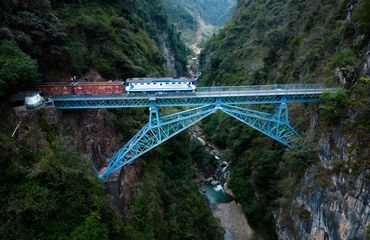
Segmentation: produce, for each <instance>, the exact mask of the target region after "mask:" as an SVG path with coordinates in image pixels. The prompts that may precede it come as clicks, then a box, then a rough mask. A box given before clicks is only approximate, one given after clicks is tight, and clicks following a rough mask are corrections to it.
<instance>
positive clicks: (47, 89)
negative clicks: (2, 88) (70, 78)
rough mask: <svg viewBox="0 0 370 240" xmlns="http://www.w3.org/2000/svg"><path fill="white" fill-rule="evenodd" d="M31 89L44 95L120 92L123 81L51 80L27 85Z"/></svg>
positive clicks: (121, 91)
mask: <svg viewBox="0 0 370 240" xmlns="http://www.w3.org/2000/svg"><path fill="white" fill-rule="evenodd" d="M27 90H29V91H38V92H41V94H42V95H44V96H48V95H61V94H120V93H123V91H124V88H123V82H119V81H117V82H49V83H33V84H30V85H28V86H27Z"/></svg>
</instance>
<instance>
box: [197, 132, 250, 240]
mask: <svg viewBox="0 0 370 240" xmlns="http://www.w3.org/2000/svg"><path fill="white" fill-rule="evenodd" d="M191 133H192V137H193V138H194V139H196V140H197V141H199V142H200V143H201V144H202V145H203V146H204V147H205V148H206V149H207V151H209V152H210V153H211V154H212V155H213V156H214V157H215V159H216V160H217V161H218V162H219V167H218V169H217V170H216V172H215V174H214V175H213V176H207V179H206V180H205V181H203V183H202V186H201V192H202V194H203V195H204V196H205V197H206V198H207V199H208V202H209V206H210V208H211V210H212V213H213V216H215V217H217V218H219V219H220V226H221V227H222V228H223V229H224V230H225V235H224V240H249V239H251V237H252V235H253V230H252V229H251V227H250V226H249V224H248V221H247V219H246V217H245V215H244V212H243V209H242V206H241V205H240V204H238V203H237V202H236V201H235V200H234V198H233V196H232V195H229V194H228V193H230V194H232V191H231V190H229V189H228V188H227V179H228V174H229V169H228V164H229V163H228V161H226V160H225V159H223V158H222V151H220V150H219V149H217V147H216V146H214V145H212V144H210V143H208V142H206V140H205V137H204V135H203V132H202V129H201V128H199V127H198V126H195V127H193V128H192V131H191ZM225 190H226V191H225ZM226 192H228V193H226Z"/></svg>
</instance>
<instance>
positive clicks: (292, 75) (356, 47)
mask: <svg viewBox="0 0 370 240" xmlns="http://www.w3.org/2000/svg"><path fill="white" fill-rule="evenodd" d="M368 2H369V1H366V0H364V1H358V3H357V4H356V5H355V8H354V13H353V21H352V22H349V21H347V20H346V18H347V13H348V11H347V8H348V6H349V5H350V1H348V0H340V1H297V0H288V1H239V2H238V5H237V8H236V12H235V14H234V16H233V18H232V21H231V23H229V24H228V25H227V26H226V27H225V28H223V29H222V30H220V32H219V33H217V34H216V35H215V36H214V37H213V38H211V39H210V40H209V42H208V43H207V44H206V47H205V49H204V51H203V52H202V54H201V59H200V62H201V72H202V78H201V80H200V84H201V85H206V86H210V85H247V84H252V85H253V84H273V83H323V84H329V85H331V86H333V85H337V84H339V79H338V78H339V77H338V76H336V75H335V72H336V71H341V74H342V77H343V78H342V79H341V80H342V81H343V82H344V81H345V84H343V85H345V86H344V87H346V88H349V89H339V90H338V91H337V92H336V93H331V94H324V95H323V96H322V99H321V100H322V104H320V107H319V121H318V127H317V129H316V130H315V131H314V132H310V133H308V134H307V135H304V138H303V140H302V141H303V142H302V143H299V146H301V147H297V148H293V149H289V150H285V149H284V148H283V146H281V145H280V144H278V143H275V142H273V140H271V139H269V138H268V137H266V136H263V135H262V134H260V133H258V132H257V131H255V130H252V129H250V128H248V126H245V125H243V124H241V123H238V122H237V121H236V120H233V119H230V118H228V117H226V116H224V115H222V114H220V115H213V116H211V117H210V118H209V119H207V120H206V123H205V128H204V129H205V133H206V134H207V137H208V139H209V140H210V141H212V142H213V143H215V144H217V145H218V146H219V147H221V148H223V149H225V157H226V158H227V159H229V160H231V161H232V163H231V171H232V173H231V182H230V186H231V187H232V189H233V191H234V193H235V194H236V196H237V199H238V200H239V201H240V202H241V203H242V205H243V207H244V211H245V213H246V215H247V218H248V220H249V223H250V224H251V226H252V227H253V228H254V229H255V230H256V231H257V233H258V234H259V235H261V236H262V237H264V238H265V239H275V238H276V236H275V234H274V226H273V224H272V211H273V209H274V208H276V207H278V206H279V205H278V204H280V206H282V207H283V209H284V207H285V208H288V207H289V202H290V199H291V197H292V196H293V195H294V191H295V190H296V189H297V186H299V184H300V182H301V179H302V177H303V175H304V173H305V171H306V169H307V167H308V166H309V165H310V164H314V163H316V162H317V161H318V160H317V155H318V152H319V150H320V149H318V147H317V145H316V144H313V143H314V142H317V141H318V138H319V137H320V136H321V135H322V134H323V133H328V132H330V129H333V128H337V129H340V130H339V131H344V132H345V133H346V134H348V137H349V138H351V139H352V140H353V141H354V142H356V144H354V146H353V147H352V149H353V150H352V153H353V154H354V155H356V156H357V157H356V160H354V161H351V163H350V167H351V166H353V169H356V173H355V174H358V173H359V171H361V169H364V167H365V166H368V163H366V160H364V159H366V156H365V155H366V152H365V151H364V149H366V148H367V147H368V146H367V145H368V142H369V141H368V136H365V135H364V134H363V133H364V132H368V127H369V126H370V123H369V122H368V120H367V119H366V118H365V117H364V116H365V115H366V114H369V113H368V110H367V109H366V107H365V105H366V102H367V103H368V94H366V91H369V90H368V89H369V85H370V84H369V82H366V79H365V78H364V79H363V80H361V81H359V79H358V76H359V72H360V71H361V70H362V66H361V64H362V61H361V59H362V57H361V54H363V52H365V51H366V47H367V44H368V41H369V39H370V35H369V32H368V31H367V30H368V29H369V27H368V26H367V24H368V23H369V22H370V21H369V20H368V15H369V14H368V12H369V11H368ZM336 69H337V70H336ZM258 109H259V110H262V111H266V112H269V111H270V110H269V108H268V107H259V108H258ZM314 111H317V106H315V105H310V106H305V105H295V106H293V105H292V107H290V112H289V113H290V120H291V122H292V124H297V125H298V126H296V127H297V129H299V130H300V131H302V132H303V134H304V131H305V130H308V129H309V128H310V127H312V125H310V124H312V122H311V123H310V118H311V116H313V115H314ZM354 116H355V117H354ZM350 129H352V130H350ZM353 129H356V131H355V132H354V131H353ZM359 139H361V140H359ZM302 146H304V147H302ZM357 154H359V155H357ZM333 163H335V162H333ZM353 169H352V171H353ZM333 171H345V172H347V173H348V172H349V170H348V168H347V169H343V164H342V162H341V161H339V160H338V161H337V164H336V167H335V168H334V170H333ZM319 175H320V174H319ZM318 179H319V180H320V179H321V180H322V182H323V185H325V183H326V182H325V181H326V180H325V174H321V177H320V176H319V177H318ZM303 216H304V217H308V214H306V213H304V212H303Z"/></svg>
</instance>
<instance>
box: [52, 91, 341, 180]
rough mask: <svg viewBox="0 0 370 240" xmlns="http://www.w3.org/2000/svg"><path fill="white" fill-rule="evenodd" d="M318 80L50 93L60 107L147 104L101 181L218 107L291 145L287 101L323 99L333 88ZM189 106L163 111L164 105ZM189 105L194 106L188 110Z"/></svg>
mask: <svg viewBox="0 0 370 240" xmlns="http://www.w3.org/2000/svg"><path fill="white" fill-rule="evenodd" d="M334 90H335V89H334V88H325V87H324V86H321V85H316V84H289V85H256V86H234V87H198V88H197V90H196V92H195V93H191V92H187V93H166V94H163V93H162V94H161V93H150V94H144V93H140V94H112V95H52V96H50V98H51V99H52V101H53V103H54V106H55V108H56V109H60V110H63V109H94V108H129V107H136V108H138V107H145V108H149V109H150V111H149V121H148V123H147V124H146V125H145V126H144V127H143V128H142V129H141V130H140V131H139V132H138V133H137V134H136V135H135V136H134V137H132V138H131V140H129V141H128V142H127V143H126V144H124V145H123V147H122V148H121V149H120V150H119V151H118V152H116V153H115V154H114V156H113V157H112V158H111V159H110V160H109V162H108V165H107V167H105V168H103V169H102V170H101V171H100V172H99V178H100V180H101V181H107V179H108V176H109V175H110V174H112V173H114V172H116V171H117V170H119V169H121V168H122V167H124V166H125V165H127V164H130V163H132V162H133V161H134V160H135V159H137V158H138V157H140V156H141V155H143V154H145V153H146V152H148V151H150V150H151V149H153V148H154V147H156V146H158V145H160V144H161V143H163V142H164V141H166V140H168V139H170V138H171V137H173V136H175V135H176V134H178V133H180V132H182V131H184V130H185V129H187V128H189V127H190V126H192V125H194V124H196V123H197V122H199V121H201V120H202V119H204V118H206V117H207V116H209V115H211V114H213V113H214V112H216V111H218V110H219V111H222V112H224V113H226V114H228V115H230V116H232V117H234V118H236V119H238V120H240V121H241V122H243V123H245V124H247V125H249V126H250V127H252V128H254V129H256V130H258V131H260V132H262V133H264V134H266V135H267V136H269V137H271V138H273V139H275V140H276V141H279V142H280V143H282V144H284V145H286V146H291V145H293V144H294V141H295V139H296V138H297V137H299V133H298V132H297V131H296V130H295V129H294V128H293V127H292V126H291V125H290V123H289V119H288V113H289V112H288V105H287V104H289V103H310V102H319V101H320V95H321V94H323V93H324V92H332V91H334ZM261 104H263V105H272V106H273V107H272V111H271V112H263V111H258V110H253V109H251V108H249V107H248V106H251V105H261ZM179 106H183V107H187V108H188V109H186V110H183V111H180V112H177V113H174V114H171V115H167V116H160V113H159V108H161V107H179ZM189 108H190V109H189Z"/></svg>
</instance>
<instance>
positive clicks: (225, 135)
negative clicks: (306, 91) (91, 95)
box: [0, 0, 370, 240]
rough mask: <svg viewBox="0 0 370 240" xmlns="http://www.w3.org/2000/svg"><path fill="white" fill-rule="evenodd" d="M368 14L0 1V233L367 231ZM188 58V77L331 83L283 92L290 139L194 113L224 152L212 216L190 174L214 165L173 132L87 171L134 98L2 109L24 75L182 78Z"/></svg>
mask: <svg viewBox="0 0 370 240" xmlns="http://www.w3.org/2000/svg"><path fill="white" fill-rule="evenodd" d="M221 10H222V11H221ZM369 12H370V2H369V1H368V0H357V1H351V0H339V1H331V0H327V1H314V0H284V1H270V0H263V1H262V0H261V1H259V0H249V1H245V0H239V1H237V2H235V1H229V0H225V1H224V0H220V1H216V0H183V1H167V0H163V1H161V0H150V1H149V0H118V1H103V0H91V1H88V0H79V1H77V0H76V1H75V0H36V1H35V0H32V1H31V0H23V1H13V0H4V1H1V2H0V97H1V99H2V101H1V105H0V106H1V111H2V113H3V115H4V117H3V118H2V120H1V121H0V149H1V150H0V162H1V169H0V171H1V174H0V178H1V188H0V189H1V190H0V191H1V196H2V198H1V200H0V201H1V207H0V209H1V210H0V211H1V214H0V221H1V225H0V226H1V228H0V236H1V239H297V240H298V239H323V240H324V239H325V240H326V239H330V240H331V239H360V240H362V239H368V238H369V237H370V227H369V222H370V217H369V216H370V204H369V199H370V198H369V188H370V181H369V176H370V175H369V167H370V162H369V159H370V158H369V148H370V146H369V142H370V139H369V137H370V135H369V132H370V122H369V116H370V110H369V103H370V99H369V94H368V93H369V92H370V78H369V77H370V75H369V74H370V67H369V66H370V65H369V61H370V32H369V29H370V18H369V14H368V13H369ZM228 19H229V20H228ZM224 24H225V26H224ZM222 26H223V27H222ZM179 32H182V33H179ZM189 48H190V49H189ZM191 48H192V49H191ZM201 49H202V51H201V52H199V51H200V50H201ZM192 51H193V52H192ZM194 55H199V58H198V57H197V61H198V60H199V69H198V67H196V68H197V70H199V72H201V75H200V74H195V75H196V76H199V78H198V86H199V87H201V86H235V85H261V84H284V83H300V84H303V83H320V84H327V85H329V86H336V87H337V88H338V91H337V92H335V93H327V94H323V95H322V96H321V99H320V100H321V102H320V103H319V104H318V103H312V104H311V103H310V104H305V103H297V104H292V105H289V120H290V122H291V123H292V124H294V127H295V129H298V130H299V131H300V136H301V138H300V139H299V144H298V145H297V146H294V147H291V148H287V147H285V146H284V145H282V144H280V143H278V142H276V141H274V140H273V139H272V138H269V137H267V136H265V135H263V134H261V133H259V132H258V131H256V130H254V129H252V128H249V127H248V126H246V125H244V124H242V123H240V122H239V121H237V120H235V119H232V118H230V117H228V116H226V114H223V113H217V114H213V115H211V116H210V117H208V118H206V119H204V120H202V122H201V124H200V125H199V126H198V127H201V129H202V134H201V135H202V136H201V138H202V139H203V140H202V141H206V142H207V145H212V146H215V147H216V148H217V149H219V150H220V151H221V152H222V158H224V159H227V160H228V162H229V163H228V165H229V179H228V184H227V185H228V187H229V188H230V189H231V190H232V192H233V198H234V199H235V201H232V203H233V207H230V206H231V205H222V208H224V209H225V208H228V209H229V212H230V213H231V214H230V215H228V216H226V218H225V216H221V214H218V215H217V210H216V211H215V209H211V208H210V207H209V203H208V202H207V200H206V198H205V197H204V196H203V195H202V191H200V189H201V186H200V184H199V179H200V177H199V175H200V173H202V172H203V173H207V175H206V177H205V178H207V177H209V176H212V175H214V173H215V172H216V170H217V168H218V167H219V165H218V164H217V161H215V158H214V157H213V156H211V155H210V154H209V151H207V149H205V147H204V146H202V144H200V143H196V141H195V140H194V139H192V138H191V137H190V136H189V135H191V134H189V132H186V133H182V134H180V135H178V136H176V137H174V138H173V139H171V140H169V141H168V142H166V143H164V144H162V145H160V146H158V147H157V148H155V149H153V151H150V152H148V153H146V154H145V155H143V156H142V157H140V159H139V160H138V161H136V162H134V163H133V164H131V165H128V166H127V167H125V168H124V169H123V170H122V171H121V172H117V174H116V176H115V177H116V178H115V181H112V182H110V183H108V184H103V183H101V182H99V181H98V180H97V178H96V176H95V173H94V170H93V168H96V169H100V168H101V167H102V166H103V165H104V164H106V162H107V161H108V160H109V159H110V158H111V156H112V155H113V154H114V153H115V152H116V151H117V150H118V149H119V148H120V147H121V146H122V143H124V142H127V141H128V140H129V139H130V138H131V137H132V136H133V135H134V134H135V133H136V132H137V131H139V130H140V129H141V127H142V126H143V125H144V124H145V123H146V122H147V119H148V114H149V112H148V109H144V108H140V109H131V108H127V109H110V110H107V109H89V110H81V111H74V110H63V111H56V110H55V109H54V108H53V107H45V108H41V109H32V110H29V109H28V110H27V109H23V110H14V109H13V107H14V104H15V103H13V102H11V101H10V98H11V96H12V95H13V94H14V93H17V92H18V91H20V90H22V87H23V86H24V85H26V84H27V83H30V82H34V81H39V82H51V81H68V80H70V79H71V78H72V77H73V76H79V77H81V78H82V79H87V80H88V81H103V80H105V81H107V80H113V81H114V80H116V79H123V80H124V79H127V78H131V77H144V76H152V77H154V76H172V75H178V76H186V75H188V69H189V65H191V61H192V58H194ZM189 61H190V62H189ZM175 110H177V109H171V108H168V109H166V110H163V112H162V113H163V114H164V115H166V114H170V113H172V112H173V111H175ZM255 110H264V111H266V112H268V111H271V109H270V107H269V106H265V105H260V107H258V108H256V109H255ZM162 113H161V114H162ZM17 125H18V126H19V127H17V129H16V131H14V130H15V128H16V126H17ZM13 132H14V133H13ZM198 137H199V136H198ZM216 160H217V159H216ZM92 166H93V168H92ZM210 188H213V187H210ZM211 190H212V189H211ZM213 190H214V189H213ZM213 190H212V191H213ZM206 191H207V190H206ZM225 201H226V202H228V201H229V200H225ZM229 203H230V202H229ZM229 203H227V204H229ZM237 203H238V204H237ZM220 205H221V204H218V207H220ZM211 207H212V204H211ZM236 209H237V210H236ZM212 210H213V211H212ZM219 213H220V212H219ZM232 214H238V216H243V215H245V216H246V218H247V219H248V223H246V221H245V218H244V219H243V218H242V217H241V218H235V219H233V220H236V219H241V220H238V221H237V222H238V224H240V223H242V224H240V225H241V226H244V227H242V228H243V229H239V230H240V231H239V232H242V236H240V237H239V238H238V237H235V236H234V235H232V232H231V231H226V232H225V230H224V229H226V227H225V222H223V220H222V219H227V218H229V220H230V219H231V217H230V216H231V215H232ZM215 215H216V216H217V217H218V218H221V221H220V220H219V219H218V218H216V217H215ZM229 223H230V222H229ZM232 224H234V223H231V224H230V225H232ZM249 226H250V227H251V229H249ZM236 232H238V230H236ZM252 232H253V233H252ZM243 234H244V235H243Z"/></svg>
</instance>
